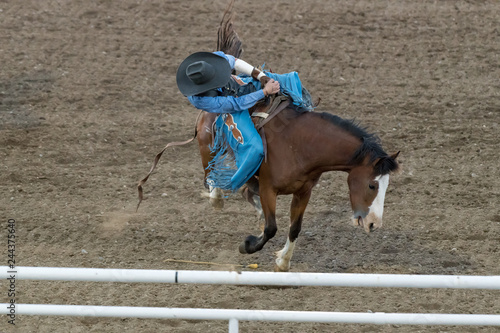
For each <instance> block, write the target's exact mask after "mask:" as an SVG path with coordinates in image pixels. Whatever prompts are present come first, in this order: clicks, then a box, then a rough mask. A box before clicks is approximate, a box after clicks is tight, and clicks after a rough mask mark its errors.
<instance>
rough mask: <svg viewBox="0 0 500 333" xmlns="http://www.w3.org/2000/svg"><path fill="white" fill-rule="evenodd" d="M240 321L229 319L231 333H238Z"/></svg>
mask: <svg viewBox="0 0 500 333" xmlns="http://www.w3.org/2000/svg"><path fill="white" fill-rule="evenodd" d="M238 330H239V328H238V319H236V318H231V319H229V333H238Z"/></svg>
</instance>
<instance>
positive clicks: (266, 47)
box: [0, 0, 500, 332]
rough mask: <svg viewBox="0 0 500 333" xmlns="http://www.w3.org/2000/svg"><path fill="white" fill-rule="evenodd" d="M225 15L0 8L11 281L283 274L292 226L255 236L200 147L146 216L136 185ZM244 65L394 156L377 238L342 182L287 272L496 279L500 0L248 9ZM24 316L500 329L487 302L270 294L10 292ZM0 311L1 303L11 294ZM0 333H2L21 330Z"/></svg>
mask: <svg viewBox="0 0 500 333" xmlns="http://www.w3.org/2000/svg"><path fill="white" fill-rule="evenodd" d="M226 4H227V1H226V0H215V1H158V0H153V1H136V0H124V1H103V0H102V1H70V0H52V1H50V0H49V1H35V0H31V1H30V0H25V1H14V0H4V1H0V64H1V65H0V66H1V67H0V154H1V155H2V163H1V172H0V189H1V193H2V195H1V196H0V205H1V207H2V209H1V210H2V222H1V225H2V226H3V227H2V228H1V230H0V239H2V242H3V243H4V245H2V246H1V248H2V249H3V256H4V258H3V259H2V260H3V263H2V264H3V265H5V264H6V263H7V246H6V239H7V238H6V234H7V227H6V225H7V220H8V219H10V218H12V219H15V220H16V226H17V230H16V237H17V238H16V240H17V243H16V244H17V247H16V255H17V265H19V266H55V267H103V268H138V269H141V268H144V269H180V270H200V269H201V270H212V269H224V268H219V267H213V266H203V265H195V264H182V263H168V262H165V261H164V260H165V259H182V260H193V261H212V262H218V263H230V264H248V263H258V264H259V268H258V271H271V270H273V261H274V252H275V251H277V250H279V249H281V247H282V246H283V244H284V242H285V240H286V233H287V225H288V220H287V219H288V205H289V202H290V197H280V199H279V202H278V218H279V221H278V226H279V228H280V229H279V231H278V234H277V235H276V237H275V238H274V239H273V240H271V241H270V242H269V243H268V244H267V245H266V247H265V248H264V249H263V250H262V251H261V252H259V253H256V254H253V255H242V254H240V253H239V252H238V245H239V244H240V242H241V241H242V240H243V239H244V238H245V237H246V236H247V235H249V234H257V233H258V220H257V218H256V217H255V214H254V212H253V211H252V208H251V207H250V206H249V205H247V204H246V203H245V202H244V201H242V200H241V199H240V198H239V197H238V196H237V195H232V196H230V197H229V198H228V200H227V202H226V206H225V208H224V210H223V211H222V212H218V211H214V210H213V209H212V208H211V207H210V206H209V203H208V201H207V200H206V198H202V197H201V195H200V193H201V191H202V190H204V188H203V185H202V181H203V172H202V167H201V161H200V159H199V155H198V148H197V145H196V143H193V144H191V145H189V146H186V147H181V148H175V149H173V150H171V151H169V152H168V153H166V154H165V155H164V157H163V158H162V160H161V162H160V165H159V168H158V170H157V172H156V173H155V174H154V175H153V176H152V177H151V179H150V180H149V182H148V183H147V184H146V186H145V194H146V198H147V200H145V201H144V202H143V204H142V206H141V208H140V209H139V212H137V213H136V212H135V206H136V204H137V200H136V199H137V194H136V183H137V181H138V180H139V179H140V178H142V177H143V176H145V174H146V173H147V172H148V171H149V168H150V166H151V162H152V159H153V157H154V155H155V154H156V153H157V152H158V151H159V150H160V149H161V148H162V147H163V146H164V145H165V144H166V143H168V142H170V141H179V140H185V139H188V138H189V137H190V136H191V135H192V133H193V129H194V123H195V120H196V116H197V111H196V110H195V109H194V108H193V107H192V106H190V104H189V103H188V101H187V100H186V99H185V98H184V97H183V96H182V95H181V94H180V92H179V91H178V90H177V86H176V83H175V73H176V69H177V66H178V65H179V63H180V62H181V61H182V60H183V59H184V58H185V57H186V56H187V55H189V54H190V53H192V52H196V51H201V50H204V51H213V50H215V44H216V32H217V28H218V24H219V21H220V19H221V17H222V12H223V10H224V8H225V7H226ZM235 11H236V13H237V17H236V21H235V24H236V30H237V31H238V33H239V35H240V37H241V39H242V40H243V43H244V49H245V51H244V53H243V57H242V58H243V59H245V60H246V61H248V62H250V63H252V64H254V65H262V64H264V63H265V64H266V66H267V68H271V69H272V70H273V71H275V72H278V73H284V72H289V71H293V70H296V71H298V72H299V73H300V77H301V79H302V81H303V83H304V85H305V86H306V87H307V88H308V89H309V90H310V91H311V93H312V95H313V96H314V97H321V99H322V102H321V104H320V107H319V108H318V110H317V111H319V112H330V113H333V114H337V115H339V116H342V117H345V118H356V119H357V120H359V121H360V122H361V123H362V124H363V125H366V126H368V127H369V128H370V130H372V131H374V132H376V133H378V135H379V136H380V138H381V140H382V143H383V146H384V148H385V149H386V151H388V152H395V151H398V150H400V151H401V155H400V158H399V160H400V162H401V165H402V168H403V170H402V172H401V173H399V174H397V175H394V176H393V177H392V178H391V184H390V186H389V190H388V193H387V196H386V202H385V212H384V228H382V229H381V230H378V231H377V232H375V233H372V234H369V235H368V234H365V233H364V231H363V230H361V229H358V228H354V227H353V226H351V224H350V214H351V211H350V205H349V200H348V190H347V184H346V178H347V175H346V174H345V173H329V174H324V176H323V177H322V178H321V180H320V183H319V185H318V186H317V188H316V189H315V190H314V192H313V196H312V199H311V201H310V204H309V206H308V209H307V211H306V215H305V222H304V227H303V230H302V233H301V236H300V237H299V240H298V245H297V248H296V251H295V255H294V258H293V260H292V269H291V271H295V272H298V271H303V272H339V273H344V272H360V273H403V274H405V273H406V274H409V273H414V274H468V275H469V274H470V275H500V265H499V256H500V251H499V249H500V210H499V204H500V190H499V189H500V171H499V163H498V157H499V154H498V149H499V144H498V137H499V129H500V127H499V123H500V79H499V78H500V26H499V24H498V22H499V17H500V6H499V3H498V2H497V1H388V0H381V1H376V2H373V1H368V0H360V1H341V0H338V1H318V0H296V1H286V0H278V1H273V2H270V1H264V0H256V1H237V3H236V5H235ZM16 289H17V296H16V297H17V298H16V301H17V302H18V303H34V304H37V303H51V304H84V305H117V306H157V307H201V308H209V307H210V308H211V307H214V308H225V309H226V308H227V309H276V310H311V311H341V312H350V311H353V312H368V311H373V312H400V313H405V312H417V313H420V312H423V313H476V314H499V309H500V293H499V292H498V291H485V290H451V289H450V290H448V289H435V290H418V289H375V288H365V289H360V288H321V289H320V288H313V287H307V288H265V287H251V286H244V287H241V286H240V287H238V286H218V285H159V284H118V283H114V284H113V283H76V282H75V283H73V282H35V281H18V282H17V285H16ZM0 290H2V292H1V294H0V301H1V302H2V303H4V302H7V291H6V283H5V281H2V282H0ZM16 322H17V323H16V328H17V331H19V332H226V331H227V328H228V323H227V322H226V321H185V320H152V319H127V318H84V317H82V318H78V317H43V316H22V315H19V316H18V317H17V319H16ZM11 330H13V327H12V326H11V325H9V324H8V323H7V318H6V317H3V318H2V319H0V331H1V332H4V331H11ZM240 331H241V332H424V331H425V332H498V331H500V330H499V329H495V328H492V327H458V326H455V327H445V326H404V325H401V326H399V325H382V326H378V325H356V324H352V325H351V324H349V325H347V324H318V323H280V322H277V323H275V322H267V323H266V322H240Z"/></svg>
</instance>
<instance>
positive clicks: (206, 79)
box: [177, 52, 231, 96]
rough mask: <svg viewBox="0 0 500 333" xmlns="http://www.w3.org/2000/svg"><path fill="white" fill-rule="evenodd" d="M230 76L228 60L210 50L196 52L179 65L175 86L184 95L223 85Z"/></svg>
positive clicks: (199, 92)
mask: <svg viewBox="0 0 500 333" xmlns="http://www.w3.org/2000/svg"><path fill="white" fill-rule="evenodd" d="M230 78H231V66H230V65H229V62H228V61H227V60H226V59H225V58H223V57H221V56H218V55H216V54H214V53H211V52H196V53H193V54H191V55H190V56H189V57H187V58H186V59H184V61H183V62H182V63H181V64H180V65H179V68H178V69H177V87H179V90H180V91H181V93H183V94H184V96H192V95H197V94H201V93H203V92H206V91H208V90H211V89H215V88H220V87H222V86H224V85H225V84H226V83H227V82H228V81H229V79H230Z"/></svg>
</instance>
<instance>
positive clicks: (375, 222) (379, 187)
mask: <svg viewBox="0 0 500 333" xmlns="http://www.w3.org/2000/svg"><path fill="white" fill-rule="evenodd" d="M367 186H368V188H369V189H368V190H366V193H367V195H366V196H365V197H367V198H373V195H374V198H373V200H371V202H366V198H365V200H358V201H365V202H366V204H365V206H366V207H363V205H361V204H359V203H358V202H354V200H355V199H354V198H353V196H352V195H351V204H352V206H353V211H354V215H353V224H354V225H359V226H361V227H363V229H365V231H366V232H370V231H372V230H373V229H377V228H380V227H382V216H383V214H384V201H385V193H386V191H387V187H388V186H389V175H388V174H386V175H381V176H377V177H375V179H373V182H370V184H369V185H367ZM351 190H352V189H351ZM370 191H376V194H372V195H370V193H369V192H370Z"/></svg>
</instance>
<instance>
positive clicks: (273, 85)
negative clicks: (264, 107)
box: [263, 79, 280, 96]
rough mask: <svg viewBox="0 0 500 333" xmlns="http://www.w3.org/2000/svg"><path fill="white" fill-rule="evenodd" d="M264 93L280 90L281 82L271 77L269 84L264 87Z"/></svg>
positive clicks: (268, 93)
mask: <svg viewBox="0 0 500 333" xmlns="http://www.w3.org/2000/svg"><path fill="white" fill-rule="evenodd" d="M263 91H264V95H266V96H269V95H274V94H277V93H279V92H280V83H279V82H278V81H275V80H273V79H270V80H269V82H268V84H267V85H266V86H265V87H264V89H263Z"/></svg>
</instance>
